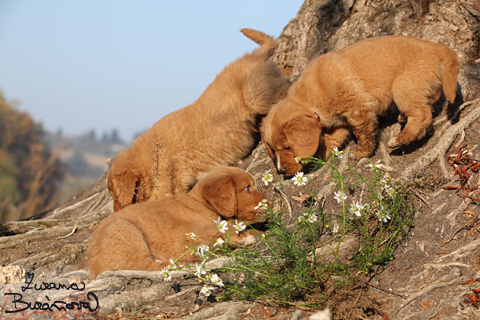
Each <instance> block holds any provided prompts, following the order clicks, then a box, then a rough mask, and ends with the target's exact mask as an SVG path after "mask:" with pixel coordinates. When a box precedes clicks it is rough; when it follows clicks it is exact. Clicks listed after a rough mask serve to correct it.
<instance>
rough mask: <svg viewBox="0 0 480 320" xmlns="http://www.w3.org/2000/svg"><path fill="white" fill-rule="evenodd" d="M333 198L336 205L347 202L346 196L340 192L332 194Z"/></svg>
mask: <svg viewBox="0 0 480 320" xmlns="http://www.w3.org/2000/svg"><path fill="white" fill-rule="evenodd" d="M333 194H334V198H335V200H337V202H338V203H341V202H342V201H345V200H347V196H346V195H345V194H344V193H343V192H342V191H341V190H338V191H337V192H334V193H333Z"/></svg>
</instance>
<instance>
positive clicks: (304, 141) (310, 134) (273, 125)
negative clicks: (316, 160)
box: [261, 97, 323, 176]
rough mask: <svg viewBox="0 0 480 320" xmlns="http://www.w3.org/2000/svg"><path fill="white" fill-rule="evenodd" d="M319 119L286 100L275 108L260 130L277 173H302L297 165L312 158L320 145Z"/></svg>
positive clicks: (314, 114) (320, 130) (321, 139)
mask: <svg viewBox="0 0 480 320" xmlns="http://www.w3.org/2000/svg"><path fill="white" fill-rule="evenodd" d="M321 133H322V126H321V125H320V119H319V118H318V115H317V114H316V113H314V112H311V111H309V110H308V109H306V108H303V107H302V106H300V105H298V104H296V103H295V102H294V101H292V100H291V99H289V98H288V97H287V98H285V99H283V100H282V101H280V102H279V103H278V104H276V105H275V106H274V107H273V108H272V110H271V111H270V113H269V114H268V115H267V117H266V118H265V120H264V122H263V127H262V128H261V134H262V140H263V142H264V143H265V146H266V147H267V151H268V155H269V156H270V158H272V160H273V161H274V162H275V164H276V167H277V171H278V173H284V174H286V175H290V176H291V175H294V174H295V173H297V172H299V171H301V170H302V168H303V167H302V165H301V164H300V163H299V162H298V161H297V157H299V158H300V160H303V159H306V158H308V157H312V156H314V155H315V154H316V153H317V150H318V148H319V146H320V145H321V144H322V143H323V138H322V135H321Z"/></svg>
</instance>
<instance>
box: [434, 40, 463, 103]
mask: <svg viewBox="0 0 480 320" xmlns="http://www.w3.org/2000/svg"><path fill="white" fill-rule="evenodd" d="M439 53H440V58H441V59H442V61H443V79H442V86H443V93H444V94H445V97H446V98H447V100H448V101H449V102H450V103H453V101H454V100H455V96H456V94H457V77H458V72H459V67H460V63H459V62H458V58H457V53H456V52H455V51H454V50H453V49H451V48H449V47H447V46H445V45H443V44H440V45H439Z"/></svg>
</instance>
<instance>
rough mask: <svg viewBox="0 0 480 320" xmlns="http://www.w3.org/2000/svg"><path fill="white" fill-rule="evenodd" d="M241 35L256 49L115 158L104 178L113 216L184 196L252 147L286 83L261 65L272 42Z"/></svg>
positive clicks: (274, 69) (268, 66)
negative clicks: (139, 204) (203, 178)
mask: <svg viewBox="0 0 480 320" xmlns="http://www.w3.org/2000/svg"><path fill="white" fill-rule="evenodd" d="M241 31H242V32H243V34H244V35H246V36H247V37H248V38H250V39H252V40H254V41H255V42H257V43H258V44H260V45H261V47H260V48H258V49H256V50H254V51H253V52H252V53H251V54H246V55H245V56H243V57H242V58H239V59H238V60H236V61H235V62H233V63H231V64H230V65H228V66H227V67H225V69H224V70H223V71H222V72H221V73H220V74H219V75H218V76H217V77H216V79H215V81H213V83H212V84H210V86H208V88H207V89H206V90H205V92H204V93H203V94H202V95H201V96H200V98H198V100H197V101H195V102H194V103H193V104H191V105H189V106H187V107H185V108H183V109H180V110H178V111H175V112H173V113H171V114H169V115H167V116H165V117H163V118H162V119H160V120H159V121H158V122H157V123H155V124H154V125H153V127H152V128H150V130H148V131H147V132H145V133H144V134H142V135H141V136H140V137H138V138H137V139H136V140H135V141H134V142H133V145H132V147H131V148H129V149H127V150H125V151H123V152H121V153H120V154H119V155H118V156H117V157H116V158H115V161H114V162H113V165H112V167H111V169H110V171H109V173H108V178H107V184H108V190H109V191H110V193H111V195H112V197H113V200H114V211H117V210H120V209H122V208H124V207H126V206H127V205H130V204H132V203H137V202H143V201H148V200H156V199H162V198H164V197H171V196H173V195H174V194H176V193H185V192H187V191H188V190H189V188H190V187H191V186H192V185H193V184H194V183H195V181H196V180H197V179H198V178H199V177H200V176H201V175H202V174H204V173H205V172H207V171H209V170H210V169H212V168H214V167H216V166H220V165H231V164H234V163H235V162H237V161H238V160H240V159H243V158H245V157H246V156H248V154H249V153H250V152H251V151H252V149H253V148H254V147H255V143H256V139H255V136H254V135H255V132H258V131H259V122H260V121H261V119H263V117H264V116H265V115H266V114H267V113H268V111H269V110H270V108H271V107H272V105H274V104H275V103H277V102H278V101H280V100H281V99H282V98H284V97H285V96H286V94H287V89H288V87H289V82H288V79H287V78H285V77H284V76H283V75H282V74H281V71H280V69H279V68H278V67H277V66H276V65H275V64H274V63H273V62H271V61H268V60H267V59H268V57H270V56H271V55H272V54H273V50H274V47H275V41H274V40H273V38H272V37H270V36H267V35H266V34H264V33H262V32H259V31H256V30H252V29H242V30H241ZM155 140H157V141H155Z"/></svg>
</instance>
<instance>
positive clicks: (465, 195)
mask: <svg viewBox="0 0 480 320" xmlns="http://www.w3.org/2000/svg"><path fill="white" fill-rule="evenodd" d="M479 20H480V2H479V1H478V0H471V1H467V0H451V1H446V0H439V1H432V0H418V1H417V0H396V1H394V0H357V1H355V0H344V1H333V0H307V1H306V2H305V3H304V5H303V6H302V7H301V8H300V10H299V12H298V13H297V15H296V18H295V19H292V20H291V21H290V23H289V24H288V25H287V26H286V27H285V28H284V30H283V32H282V34H281V36H280V37H279V38H278V40H277V43H278V45H277V48H276V53H275V55H274V57H273V58H274V60H275V61H276V62H277V63H278V64H279V65H280V66H282V68H283V69H284V70H285V72H286V73H287V74H289V75H291V77H292V81H294V80H295V79H296V78H297V77H298V76H299V75H300V74H301V73H302V72H303V70H304V69H305V67H306V66H307V64H308V63H309V61H311V60H312V59H313V58H314V57H316V56H317V55H319V54H323V53H326V52H330V51H335V50H338V49H341V48H344V47H346V46H348V45H350V44H352V43H355V42H357V41H359V40H361V39H365V38H367V37H371V36H380V35H393V34H396V35H398V34H403V35H410V36H415V37H418V38H423V39H427V40H431V41H435V42H441V43H444V44H447V45H449V46H450V47H451V48H453V49H454V50H455V51H456V52H457V53H458V55H459V58H460V61H461V71H460V76H459V79H458V82H459V87H458V94H457V96H458V97H457V100H456V101H455V103H454V106H453V107H451V108H449V110H448V111H455V112H453V113H452V112H450V113H448V114H447V110H446V108H443V109H442V107H443V105H444V103H442V101H440V102H439V104H438V106H437V107H438V108H437V110H436V112H435V116H436V117H435V118H434V123H433V125H432V127H431V130H429V132H428V134H427V136H426V137H425V138H424V139H422V140H420V141H418V142H416V143H414V144H412V145H410V146H408V147H405V148H402V149H398V150H393V151H392V150H389V148H388V147H387V145H386V143H387V141H389V140H390V138H391V137H393V136H394V135H395V134H397V133H398V132H399V131H400V129H401V126H400V124H399V123H397V122H396V120H395V119H396V114H394V113H392V114H391V115H389V116H387V117H384V118H382V119H380V123H381V128H380V134H379V138H378V147H377V149H376V152H375V155H374V156H373V157H372V158H371V159H369V160H366V159H364V160H361V161H359V162H354V161H353V160H349V159H348V157H341V158H336V159H335V160H331V162H330V164H332V165H333V164H335V170H333V171H332V168H331V167H330V166H329V165H324V166H323V167H322V168H320V169H318V170H315V171H313V172H312V173H309V174H308V175H307V177H308V181H309V183H308V184H307V185H304V186H298V185H295V184H294V181H292V180H290V179H284V178H283V176H280V175H277V174H276V173H274V164H273V163H272V161H271V160H270V158H269V157H268V155H267V152H266V149H265V147H264V146H263V145H262V144H261V143H260V144H259V146H258V147H257V148H256V149H255V150H254V151H253V153H252V155H251V156H250V157H248V158H247V159H244V160H243V161H240V162H239V163H238V167H240V168H242V169H245V170H247V171H248V172H250V173H252V175H254V177H255V178H256V180H257V184H258V188H259V190H260V191H262V192H263V193H265V194H266V195H267V196H268V197H269V198H270V199H272V200H273V201H274V202H275V203H276V208H277V209H281V212H282V222H283V224H284V225H285V226H287V229H288V227H289V228H293V227H292V226H294V225H295V224H296V223H297V222H298V221H299V219H298V218H299V217H300V218H301V217H302V215H303V214H304V213H305V211H306V210H315V212H318V213H319V215H320V213H321V218H322V219H323V220H322V219H319V221H318V225H319V226H320V228H319V231H318V232H319V233H318V239H319V241H318V243H322V244H323V243H326V245H325V246H324V247H319V248H318V250H315V252H316V254H317V255H318V256H319V257H322V259H324V260H321V261H318V263H319V264H320V265H321V264H331V261H332V259H334V263H335V262H336V263H338V264H339V265H340V264H341V265H342V266H344V267H345V269H344V270H350V269H348V266H349V265H351V264H353V263H356V262H355V261H358V260H361V259H360V258H361V257H360V258H359V255H358V252H362V253H363V252H367V251H365V247H366V246H367V245H366V242H364V241H365V239H367V240H368V239H376V238H375V237H377V236H378V235H380V234H382V233H385V234H386V237H385V238H384V239H385V240H382V241H381V243H377V244H375V242H374V241H373V242H372V243H373V244H372V247H373V248H374V249H375V250H378V251H382V252H384V249H385V248H386V247H388V248H391V251H389V252H386V253H385V255H384V256H382V257H378V256H375V257H376V258H375V259H373V260H371V262H370V264H368V263H367V264H363V265H362V267H363V269H360V270H359V271H358V272H356V273H353V274H351V273H348V272H344V273H343V274H342V273H341V272H339V273H336V274H335V275H334V276H333V275H332V274H333V273H331V274H329V273H325V274H323V273H322V274H319V275H318V279H319V280H318V284H317V286H316V289H315V290H313V291H312V292H309V293H308V294H306V295H303V296H301V297H297V298H295V299H292V300H291V301H289V302H288V303H278V301H277V302H272V301H271V299H269V297H270V295H268V294H265V295H264V296H263V299H258V300H255V301H248V302H244V301H227V302H217V301H216V300H215V299H206V298H204V297H203V296H201V295H199V294H198V291H200V289H201V288H202V286H203V285H201V284H199V283H198V281H197V280H196V279H195V278H191V277H187V278H184V277H183V275H184V273H182V272H174V273H172V277H173V280H174V281H172V282H164V281H163V277H162V276H161V275H160V274H159V273H158V272H145V271H109V272H105V273H103V274H102V275H100V276H99V277H98V278H97V279H96V280H94V281H92V280H91V279H89V277H88V273H87V271H86V269H85V267H86V250H87V247H88V241H89V239H90V237H91V235H92V232H93V231H94V230H95V228H96V227H97V225H98V223H99V222H100V221H101V220H102V219H104V218H105V217H107V216H108V215H109V214H110V213H111V212H112V200H111V197H110V195H109V193H108V191H107V189H106V184H105V175H104V176H103V177H102V178H100V179H99V180H98V181H97V182H96V183H95V184H94V185H93V186H92V187H90V188H89V189H88V190H87V191H86V192H84V193H82V194H80V195H78V196H76V197H74V198H73V199H71V200H69V201H67V202H65V203H64V204H62V205H61V206H59V207H58V208H56V209H54V210H51V211H49V212H47V213H45V214H42V215H41V216H37V217H35V219H34V220H30V221H18V222H11V223H8V224H6V225H4V226H2V229H1V230H0V232H1V233H2V234H3V236H2V237H0V251H1V253H2V254H1V255H0V264H1V265H2V266H4V267H3V268H2V269H0V296H2V297H3V298H2V299H1V300H0V306H2V308H4V309H2V311H1V313H0V318H1V317H2V316H3V317H4V318H9V317H12V316H14V317H17V319H25V318H32V319H43V318H45V316H46V315H45V313H47V314H48V315H50V316H51V314H50V312H53V313H54V314H56V315H57V316H59V317H60V316H61V315H60V314H61V312H60V311H56V309H55V310H53V311H48V310H47V309H48V308H46V309H45V310H46V311H32V310H25V311H24V312H23V313H15V314H6V313H5V312H6V310H5V308H12V305H13V303H14V301H13V300H14V299H15V300H16V301H17V302H16V303H17V305H16V307H17V308H24V307H26V306H27V305H26V304H25V303H21V302H19V301H20V300H21V299H23V301H29V302H33V301H41V302H42V303H45V302H48V301H47V300H46V298H45V295H46V294H47V295H48V297H49V299H50V301H55V300H58V301H67V300H68V301H79V302H82V301H83V302H84V303H83V304H82V306H83V309H82V310H80V311H78V310H71V311H68V312H65V314H66V316H65V317H67V318H72V319H73V318H85V319H99V318H111V319H114V318H115V319H118V318H122V317H123V318H124V319H125V318H127V319H128V318H143V319H146V318H149V319H153V318H156V319H158V318H181V319H266V318H274V319H305V318H306V317H307V316H309V315H311V314H312V313H313V312H314V311H315V310H316V309H323V308H325V307H326V306H328V307H329V308H330V310H331V311H332V313H333V315H332V318H333V319H405V320H406V319H476V318H478V317H479V315H480V314H479V312H480V311H479V310H478V304H477V302H476V301H477V298H478V296H477V293H476V291H475V290H476V289H477V288H479V287H480V283H477V282H475V281H476V279H478V278H480V273H479V271H478V270H480V262H479V258H480V250H479V249H480V237H479V231H478V230H479V228H480V223H479V221H478V214H479V213H480V207H479V203H480V200H479V198H480V196H479V192H480V191H478V190H477V188H478V186H479V184H480V173H479V171H478V169H475V167H476V165H477V164H478V163H480V162H479V160H480V146H479V144H480V68H479V62H480V61H479V58H480V50H479V49H480V23H479V22H480V21H479ZM452 114H453V116H452ZM354 145H355V142H354V141H351V142H350V143H349V144H348V145H347V146H346V148H345V152H348V151H349V150H351V149H352V148H353V147H354ZM373 163H374V164H378V165H377V169H374V168H372V164H373ZM369 165H370V166H369ZM372 169H374V170H372ZM267 170H271V172H270V173H272V174H273V175H274V177H275V179H274V180H273V182H272V183H269V184H268V185H265V184H262V182H261V178H262V176H263V174H264V172H266V171H267ZM475 170H476V171H475ZM372 172H374V173H377V174H378V178H379V179H383V180H385V181H386V182H385V183H384V184H383V186H384V187H385V189H386V186H385V185H386V184H387V183H388V184H389V188H391V187H393V189H394V190H401V191H402V192H404V193H402V196H401V197H400V198H398V199H400V200H398V201H406V202H405V203H407V204H406V205H405V206H403V207H402V206H400V207H401V208H402V210H404V211H402V212H405V213H404V214H403V215H399V216H398V217H401V218H402V219H403V218H404V219H405V220H402V221H407V220H408V219H411V220H409V221H410V222H409V223H405V224H404V225H402V226H400V227H399V228H398V229H396V231H395V232H391V233H388V232H390V231H388V230H387V226H390V225H393V224H395V223H398V221H400V220H396V218H395V217H391V218H390V221H389V220H388V219H386V217H385V216H382V217H381V218H380V221H379V219H377V218H376V217H375V214H373V213H372V214H371V216H367V217H366V218H365V220H362V221H364V222H365V223H368V227H367V228H366V229H362V228H361V226H362V225H361V223H360V222H359V221H360V220H355V219H356V218H351V217H352V215H351V214H350V213H348V212H347V213H348V217H347V215H346V214H345V210H344V209H343V207H342V204H341V201H340V202H339V201H337V200H336V199H335V192H338V190H339V186H340V184H339V180H338V179H339V177H343V178H342V179H343V180H342V181H343V182H342V184H341V186H344V188H343V190H344V192H345V195H346V196H347V200H346V201H348V203H349V204H350V203H352V202H354V201H355V202H361V201H362V200H365V198H366V197H367V196H366V195H367V194H368V190H367V191H365V190H364V188H363V186H362V185H361V184H358V183H357V180H355V177H358V176H362V177H370V175H371V174H372ZM357 173H358V174H357ZM369 181H370V180H369ZM372 181H373V180H372ZM372 192H374V191H372ZM308 208H310V209H308ZM342 210H343V211H342ZM312 212H313V211H312ZM342 212H343V216H342ZM392 216H393V214H392ZM342 218H343V220H342ZM347 218H348V219H347ZM399 219H400V218H399ZM346 220H348V221H353V222H352V223H350V224H348V226H349V227H350V226H357V227H358V228H357V229H355V230H353V229H352V230H353V231H348V230H350V229H348V228H347V224H344V225H342V221H343V222H345V221H346ZM382 220H384V221H385V222H382ZM326 221H327V222H326ZM336 224H340V229H339V228H336V227H335V225H336ZM344 226H345V227H344ZM346 230H347V231H348V232H347V231H346ZM362 230H364V231H362ZM362 232H363V233H362ZM400 233H401V234H403V237H402V239H400V238H399V236H398V234H400ZM397 240H398V241H397ZM400 240H401V241H400ZM359 244H360V245H359ZM329 248H330V249H329ZM337 249H338V250H339V251H338V252H336V251H335V250H337ZM375 250H371V251H375ZM329 252H330V254H329ZM332 252H333V253H334V254H333V256H334V258H332ZM309 254H313V252H310V253H309ZM369 254H372V255H374V254H375V252H370V253H369ZM310 261H311V259H310ZM365 261H367V260H365ZM369 261H370V260H369ZM216 263H219V261H216ZM217 266H218V265H217ZM329 270H333V269H329ZM27 272H28V273H27ZM2 273H3V276H2ZM32 275H33V276H34V279H33V282H32V283H37V284H39V285H40V284H41V283H42V282H45V283H47V285H45V284H44V286H43V290H42V289H41V287H38V288H40V289H28V288H24V289H25V290H24V289H22V286H23V287H25V286H26V284H25V282H24V281H27V282H28V281H30V280H31V279H32ZM240 277H241V276H240ZM2 281H3V282H2ZM81 282H84V283H85V284H86V286H85V287H84V288H83V287H82V285H81ZM49 283H50V284H59V283H62V284H66V286H70V287H69V288H68V289H67V288H66V287H64V288H63V289H62V290H54V291H52V290H49V291H45V290H46V289H45V286H48V284H49ZM173 283H176V285H172V284H173ZM339 283H343V285H338V284H339ZM73 284H75V287H77V286H78V287H80V288H79V289H81V290H77V291H73V289H72V286H73ZM179 288H180V290H178V289H179ZM50 289H52V288H50ZM272 290H273V289H272ZM92 292H93V293H95V296H96V297H98V300H99V305H100V309H99V310H96V311H95V313H91V312H89V309H88V308H89V307H91V308H92V309H93V308H94V307H95V306H96V302H94V301H93V300H94V299H93V296H92V295H90V296H89V295H88V294H89V293H92ZM6 293H17V294H21V295H22V297H20V296H18V295H8V299H9V301H6V300H7V299H6V298H5V297H6V295H5V294H6ZM219 294H220V292H218V293H216V294H215V295H216V296H219ZM272 296H273V292H272ZM91 300H92V301H91ZM50 303H51V302H50ZM31 306H32V308H33V305H31ZM37 309H41V308H40V307H39V308H37ZM48 315H47V316H48Z"/></svg>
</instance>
